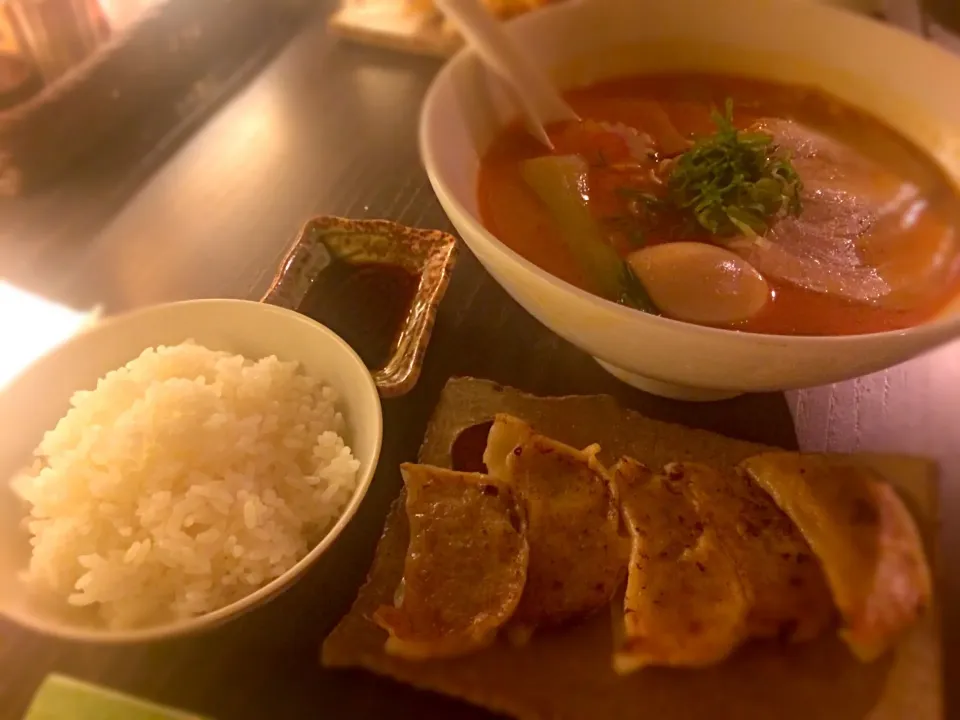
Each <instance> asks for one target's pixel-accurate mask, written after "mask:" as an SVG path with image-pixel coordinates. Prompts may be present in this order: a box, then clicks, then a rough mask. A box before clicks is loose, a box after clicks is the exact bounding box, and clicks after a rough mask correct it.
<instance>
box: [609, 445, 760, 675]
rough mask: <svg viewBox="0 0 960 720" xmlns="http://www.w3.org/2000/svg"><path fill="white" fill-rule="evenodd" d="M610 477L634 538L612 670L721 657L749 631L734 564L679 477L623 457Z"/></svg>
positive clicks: (706, 661)
mask: <svg viewBox="0 0 960 720" xmlns="http://www.w3.org/2000/svg"><path fill="white" fill-rule="evenodd" d="M614 479H615V481H616V484H617V488H618V489H619V492H620V500H621V503H622V508H623V516H624V519H625V521H626V524H627V528H628V529H629V532H630V535H631V537H632V541H633V547H632V552H631V555H630V566H629V573H628V576H627V590H626V595H625V597H624V641H623V644H622V647H620V648H619V649H617V650H616V651H615V655H614V668H615V669H616V671H617V672H619V673H628V672H632V671H634V670H637V669H640V668H643V667H646V666H650V665H665V666H674V667H701V666H705V665H711V664H714V663H717V662H720V661H721V660H723V659H724V658H726V657H727V656H728V655H729V654H730V653H731V652H732V651H733V650H734V649H735V648H736V647H737V646H738V645H739V644H740V643H741V642H742V641H743V640H744V639H746V634H747V629H746V624H747V613H748V611H749V608H750V604H749V598H748V597H747V594H746V593H745V592H744V589H743V587H742V586H741V583H740V578H739V575H738V573H737V567H736V564H735V563H734V561H733V559H732V558H731V557H730V556H729V555H728V554H727V553H726V552H725V551H724V549H723V547H722V546H721V544H720V541H719V539H718V537H717V533H716V531H715V529H714V528H713V527H712V526H711V524H710V523H709V521H708V520H706V519H705V518H703V517H702V516H701V515H700V514H699V513H698V512H697V510H696V508H695V507H694V505H693V503H692V502H691V501H690V500H689V499H688V497H687V496H686V494H685V493H684V487H683V485H684V483H685V480H684V478H683V476H682V474H681V475H679V476H676V475H674V474H673V472H672V471H667V472H664V473H661V474H654V473H652V472H651V471H650V470H648V469H647V468H646V467H645V466H644V465H642V464H640V463H639V462H637V461H636V460H632V459H630V458H624V459H622V460H621V461H620V462H619V463H618V464H617V466H616V467H615V468H614Z"/></svg>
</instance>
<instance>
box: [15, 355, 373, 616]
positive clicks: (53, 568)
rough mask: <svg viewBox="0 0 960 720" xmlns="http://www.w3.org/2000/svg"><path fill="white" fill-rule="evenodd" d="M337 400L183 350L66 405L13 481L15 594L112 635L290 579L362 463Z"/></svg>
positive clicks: (230, 358)
mask: <svg viewBox="0 0 960 720" xmlns="http://www.w3.org/2000/svg"><path fill="white" fill-rule="evenodd" d="M336 401H337V395H336V392H335V391H334V390H333V388H331V387H328V386H326V385H324V384H323V383H322V382H320V381H318V380H316V379H314V378H310V377H308V376H306V375H305V374H304V373H303V372H302V371H301V370H300V369H299V366H298V364H297V363H290V362H280V361H279V360H277V358H275V357H268V358H265V359H263V360H259V361H257V362H253V361H250V360H247V359H245V358H243V357H241V356H239V355H230V354H228V353H224V352H214V351H211V350H208V349H206V348H203V347H201V346H199V345H196V344H194V343H192V342H188V343H184V344H182V345H178V346H176V347H159V348H156V349H153V348H151V349H148V350H146V351H144V352H143V354H142V355H140V357H139V358H137V359H136V360H133V361H131V362H130V363H128V364H127V365H126V366H125V367H123V368H121V369H119V370H116V371H114V372H111V373H109V374H108V375H107V376H106V377H104V378H102V379H101V380H100V381H99V382H98V384H97V388H96V390H93V391H84V392H78V393H76V394H75V395H74V396H73V398H72V399H71V409H70V410H69V412H68V413H67V414H66V416H64V417H63V418H62V419H61V420H60V422H59V423H58V424H57V426H56V428H55V429H54V430H52V431H50V432H48V433H47V434H46V435H45V436H44V438H43V441H42V442H41V443H40V446H39V447H38V448H37V450H36V451H35V454H36V456H37V458H38V460H37V463H36V465H35V467H34V468H33V469H32V470H31V471H30V472H28V473H25V474H23V475H22V476H20V477H18V478H17V479H15V480H14V489H15V490H16V491H17V492H18V494H19V495H20V496H21V497H22V498H23V499H24V500H25V501H26V502H27V503H29V505H30V508H31V509H30V517H29V518H28V519H27V522H26V524H27V527H28V529H29V531H30V534H31V535H32V538H31V544H32V546H33V552H32V556H31V559H30V564H29V568H28V569H27V571H26V572H25V573H24V581H25V582H27V583H28V584H30V585H31V586H33V587H34V588H36V589H37V590H40V591H43V592H47V593H50V592H52V593H54V594H55V595H56V596H58V597H60V598H61V599H62V601H63V602H65V603H69V605H73V606H80V607H83V606H89V607H90V608H91V609H93V610H95V611H96V612H97V613H98V614H99V618H100V619H101V620H102V621H103V622H104V623H106V624H107V625H108V626H109V627H113V628H128V627H136V626H143V625H149V624H154V623H158V622H163V621H166V620H171V619H180V618H187V617H190V616H194V615H199V614H202V613H207V612H210V611H212V610H215V609H217V608H220V607H223V606H224V605H227V604H229V603H231V602H234V601H236V600H238V599H240V598H242V597H243V596H245V595H247V594H249V593H250V592H252V591H254V590H255V589H257V588H259V587H261V586H263V585H265V584H266V583H267V582H269V581H270V580H272V579H273V578H276V577H278V576H279V575H281V574H283V573H284V572H286V571H287V570H289V569H290V568H291V567H292V566H293V565H294V564H295V563H296V562H297V561H299V560H300V559H301V558H303V557H304V555H306V553H307V552H308V551H309V549H310V548H311V547H312V546H313V545H314V544H315V543H316V542H317V540H318V539H319V538H320V537H322V535H323V534H324V533H325V532H326V531H327V530H328V529H329V527H330V526H331V524H332V523H333V522H334V521H335V519H336V518H337V517H338V516H339V515H340V513H341V512H342V511H343V508H344V506H345V505H346V504H347V502H348V501H349V499H350V497H351V496H352V493H353V490H354V488H355V486H356V474H357V470H358V468H359V463H358V462H357V460H355V459H354V457H353V455H352V453H351V451H350V448H349V447H347V446H346V444H345V443H344V440H343V437H342V436H341V433H343V432H344V420H343V417H342V416H341V414H340V413H339V412H338V411H337V409H336Z"/></svg>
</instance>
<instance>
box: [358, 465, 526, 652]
mask: <svg viewBox="0 0 960 720" xmlns="http://www.w3.org/2000/svg"><path fill="white" fill-rule="evenodd" d="M401 471H402V473H403V481H404V485H405V487H406V493H407V497H406V511H407V518H408V520H409V524H410V542H409V547H408V550H407V556H406V561H405V563H404V572H403V584H402V586H401V588H400V590H399V591H398V593H397V595H398V598H397V599H398V602H397V603H396V606H384V607H381V608H379V609H378V610H377V612H376V614H375V616H374V620H375V621H376V622H377V624H379V625H380V626H381V627H383V628H384V629H385V630H387V632H388V633H389V638H388V639H387V643H386V650H387V652H388V653H390V654H392V655H397V656H400V657H404V658H407V659H410V660H423V659H427V658H449V657H455V656H459V655H465V654H467V653H470V652H473V651H475V650H478V649H480V648H482V647H485V646H487V645H489V644H490V643H491V642H493V640H494V639H495V637H496V635H497V631H498V630H499V629H500V627H501V626H502V625H503V624H504V623H505V622H506V621H507V620H508V619H509V618H510V616H511V615H512V614H513V612H514V610H515V609H516V607H517V604H518V603H519V602H520V598H521V596H522V594H523V587H524V582H525V581H526V576H527V563H528V559H529V548H528V546H527V541H526V538H525V537H524V530H523V516H522V510H521V508H520V507H519V505H518V503H517V501H516V498H515V497H514V493H513V491H512V490H511V489H510V488H509V487H508V486H507V485H506V484H504V483H503V482H501V481H500V480H497V479H496V478H491V477H488V476H486V475H479V474H474V473H459V472H454V471H452V470H445V469H442V468H435V467H429V466H422V465H403V466H402V468H401Z"/></svg>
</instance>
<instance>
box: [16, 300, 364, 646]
mask: <svg viewBox="0 0 960 720" xmlns="http://www.w3.org/2000/svg"><path fill="white" fill-rule="evenodd" d="M217 304H234V305H239V306H250V308H249V310H250V312H262V313H270V314H275V315H286V316H288V317H292V318H295V319H296V321H297V322H299V323H300V324H302V325H303V329H304V331H305V332H311V333H315V334H319V335H321V336H323V337H324V341H325V342H326V343H327V344H328V347H329V348H331V350H332V351H333V352H339V353H341V355H342V356H343V357H344V358H345V359H346V360H347V361H348V363H349V364H350V365H353V366H355V368H356V369H359V370H361V371H362V372H361V375H360V376H361V377H362V378H364V382H363V388H364V395H365V396H366V398H367V400H366V402H369V403H370V404H371V406H372V407H373V408H375V410H376V412H374V413H373V418H374V420H373V422H374V427H373V428H372V430H373V431H374V438H375V440H374V447H373V452H372V453H371V456H370V462H369V464H368V465H367V467H366V468H364V469H363V470H361V472H360V474H359V476H358V478H357V485H356V487H355V489H354V491H353V495H352V496H351V498H350V501H349V502H348V503H347V505H346V507H345V508H344V509H343V512H342V513H341V514H340V515H339V516H338V518H337V521H336V522H335V523H334V524H333V526H332V527H331V528H330V529H329V530H328V531H327V532H326V534H325V535H324V536H323V538H322V539H321V540H320V541H319V542H318V543H317V544H316V545H314V546H313V547H312V548H311V549H310V552H308V553H307V554H306V555H305V556H304V557H303V558H301V559H300V560H299V561H298V562H297V563H296V564H295V565H294V566H293V567H292V568H290V569H289V570H287V571H286V572H285V573H283V575H281V576H279V577H277V578H274V579H273V580H271V581H270V582H269V583H267V584H266V585H264V586H263V587H261V588H258V589H257V590H254V591H253V592H251V593H250V594H248V595H245V596H244V597H242V598H240V599H239V600H236V601H234V602H232V603H230V604H229V605H225V606H224V607H222V608H219V609H217V610H213V611H211V612H208V613H204V614H203V615H197V616H195V617H191V618H188V619H185V620H176V621H173V622H167V623H162V624H159V625H150V626H146V627H143V628H133V629H130V630H111V629H109V628H106V627H104V628H100V627H96V626H74V625H71V624H69V623H67V622H62V621H57V622H44V621H42V620H39V619H38V616H37V615H34V614H31V613H24V612H22V611H19V610H14V611H10V610H8V609H6V608H5V609H3V610H2V611H0V614H2V615H3V616H4V617H6V618H8V619H9V620H10V621H11V622H14V623H16V624H17V625H20V626H21V627H24V628H28V629H30V630H33V631H35V632H37V633H40V634H42V635H45V636H47V637H56V638H59V639H61V640H74V641H80V642H91V643H98V644H112V645H120V644H129V643H138V642H149V641H154V640H164V639H168V638H173V637H178V636H183V635H187V634H191V633H196V632H202V631H204V630H212V629H214V628H215V627H218V626H220V625H222V624H224V623H226V622H227V621H229V620H232V619H233V618H235V617H238V616H239V615H241V614H243V613H245V612H247V611H249V610H252V609H254V608H255V607H256V606H257V605H260V604H262V603H264V602H266V601H268V600H270V599H272V598H273V597H274V596H276V595H279V594H280V593H281V592H282V591H284V590H286V589H288V588H289V587H291V586H292V585H293V584H294V582H295V581H296V580H298V579H299V578H300V576H301V575H303V574H304V572H305V571H306V570H307V568H309V567H310V566H311V565H312V564H313V563H314V562H315V561H316V560H317V559H318V558H319V557H320V556H321V555H322V554H323V553H324V552H326V551H327V550H328V549H329V548H330V547H331V546H332V545H333V543H334V542H335V541H336V540H337V538H339V537H340V535H341V533H342V532H343V530H344V528H346V526H347V524H348V523H349V522H350V521H351V520H352V519H353V516H354V515H356V513H357V510H358V509H359V508H360V504H361V503H362V502H363V499H364V498H365V497H366V494H367V491H368V490H369V489H370V485H371V484H372V482H373V476H374V473H375V472H376V469H377V465H378V463H379V460H380V451H381V449H382V446H383V408H382V406H381V404H380V395H379V393H378V392H377V386H376V383H374V380H373V376H372V375H371V374H370V371H369V369H367V366H366V365H365V364H364V362H363V360H361V359H360V356H359V355H358V354H357V353H356V351H355V350H354V349H353V348H352V347H350V345H349V344H347V342H346V341H345V340H344V339H343V338H341V337H340V336H339V335H337V334H336V333H335V332H333V331H332V330H330V328H328V327H326V326H325V325H323V324H322V323H319V322H317V321H316V320H314V319H312V318H310V317H308V316H306V315H303V314H301V313H298V312H296V311H295V310H290V309H287V308H283V307H279V306H277V305H270V304H267V303H262V302H257V301H255V300H241V299H236V298H205V299H199V300H181V301H177V302H169V303H159V304H156V305H150V306H147V307H143V308H139V309H137V310H132V311H130V312H126V313H122V314H119V315H114V316H111V317H108V318H106V319H104V320H103V321H100V322H97V323H96V324H94V325H93V326H92V327H90V328H89V329H87V330H85V331H83V332H81V333H80V334H78V335H75V336H74V337H73V338H71V339H69V340H67V341H66V342H64V343H63V344H61V345H59V346H57V347H56V348H54V349H53V350H52V351H50V352H48V353H46V354H45V355H44V356H43V357H41V358H39V359H38V360H37V361H36V362H35V363H33V365H35V366H40V365H42V364H43V363H44V362H47V361H48V360H50V359H51V358H53V357H56V356H60V355H65V354H69V353H71V352H72V350H71V347H72V346H73V343H74V341H76V340H77V339H78V338H80V337H84V336H87V335H96V334H97V333H100V332H102V333H105V334H107V335H109V334H110V333H111V332H113V331H114V330H116V329H117V328H118V327H120V326H122V325H125V324H128V323H131V322H137V321H139V320H142V319H143V318H145V317H148V316H149V315H151V314H152V313H155V312H158V311H161V310H167V309H169V308H171V307H176V306H179V307H182V306H202V305H217ZM16 382H17V378H14V379H13V380H12V382H11V385H13V384H15V383H16ZM24 541H25V542H26V540H24Z"/></svg>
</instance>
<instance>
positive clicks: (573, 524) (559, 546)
mask: <svg viewBox="0 0 960 720" xmlns="http://www.w3.org/2000/svg"><path fill="white" fill-rule="evenodd" d="M595 451H596V450H595V449H594V448H591V449H588V451H580V450H576V449H575V448H572V447H570V446H568V445H564V444H563V443H560V442H557V441H556V440H552V439H550V438H547V437H544V436H542V435H538V434H537V433H535V432H534V431H533V430H532V429H531V428H530V426H529V425H527V424H526V423H524V422H523V421H521V420H518V419H517V418H513V417H510V416H507V415H499V416H497V418H496V420H495V422H494V424H493V427H492V428H491V430H490V436H489V440H488V442H487V451H486V453H485V454H484V462H485V463H486V465H487V467H488V468H489V470H490V473H491V474H492V475H494V476H496V477H499V478H500V479H502V480H503V481H504V482H506V483H508V484H509V485H510V486H511V487H513V488H514V490H515V491H516V492H517V494H518V495H519V496H520V498H521V500H522V502H523V506H524V511H525V515H526V518H527V539H528V541H529V543H530V565H529V569H528V571H527V586H526V590H525V591H524V594H523V598H522V599H521V600H520V605H519V606H518V607H517V610H516V612H515V613H514V617H513V620H512V622H511V626H512V630H513V633H512V637H513V638H514V639H515V640H519V641H523V640H525V639H527V638H528V637H529V635H530V633H531V632H532V631H533V630H534V629H536V628H537V627H549V626H556V625H560V624H563V623H565V622H568V621H571V620H575V619H577V618H581V617H584V616H586V615H589V614H591V613H593V612H595V611H596V610H598V609H600V608H603V607H606V606H607V605H608V604H609V602H610V599H611V598H612V597H613V594H614V592H615V591H616V589H617V587H618V585H619V584H620V583H621V581H622V579H623V574H624V572H625V569H626V563H627V555H628V552H629V544H628V542H627V540H626V538H624V537H622V536H621V535H620V534H619V525H620V519H619V518H620V512H619V506H618V502H617V497H616V492H615V490H614V488H613V484H612V482H611V479H610V477H609V475H608V474H607V472H606V470H605V469H604V468H603V466H602V465H601V464H600V463H599V462H598V461H597V459H596V457H595Z"/></svg>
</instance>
